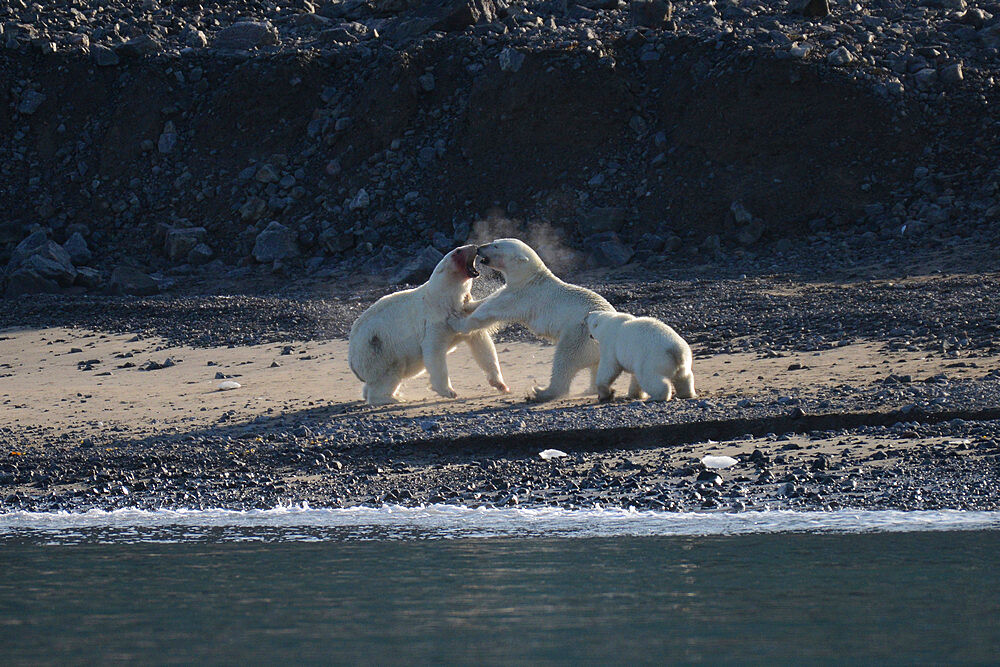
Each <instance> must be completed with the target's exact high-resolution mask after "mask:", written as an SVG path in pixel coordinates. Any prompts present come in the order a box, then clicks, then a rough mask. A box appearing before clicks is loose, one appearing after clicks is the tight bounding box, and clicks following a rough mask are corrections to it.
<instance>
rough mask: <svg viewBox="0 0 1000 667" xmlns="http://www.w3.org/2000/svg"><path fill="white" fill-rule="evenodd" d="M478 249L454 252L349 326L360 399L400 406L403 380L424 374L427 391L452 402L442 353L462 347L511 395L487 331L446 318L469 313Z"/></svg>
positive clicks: (351, 361)
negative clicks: (463, 328) (464, 329)
mask: <svg viewBox="0 0 1000 667" xmlns="http://www.w3.org/2000/svg"><path fill="white" fill-rule="evenodd" d="M475 259H476V246H474V245H467V246H462V247H461V248H455V249H454V250H452V251H451V252H449V253H448V254H447V255H445V256H444V257H443V258H442V259H441V261H440V262H438V264H437V266H436V267H434V272H433V273H432V274H431V277H430V279H429V280H428V281H427V282H426V283H424V284H423V285H421V286H420V287H416V288H414V289H408V290H403V291H401V292H396V293H395V294H389V295H386V296H384V297H382V298H381V299H379V300H378V301H376V302H375V303H373V304H372V305H371V306H370V307H369V308H368V310H366V311H365V312H363V313H361V316H360V317H358V319H357V320H355V322H354V324H353V325H352V326H351V334H350V338H349V342H348V351H347V359H348V363H349V364H350V366H351V370H352V371H353V372H354V374H355V375H356V376H357V378H358V379H359V380H361V381H362V382H363V383H364V388H363V389H362V391H361V395H362V397H363V398H364V400H365V401H367V402H368V403H369V404H370V405H385V404H388V403H398V402H399V395H398V394H399V386H400V384H401V383H402V382H403V380H405V379H407V378H411V377H415V376H417V375H420V374H421V373H423V372H424V370H426V371H427V373H428V375H429V376H430V381H431V388H432V389H433V390H434V391H435V392H437V393H438V394H440V395H441V396H444V397H445V398H455V396H456V394H455V390H454V389H452V386H451V379H450V378H449V376H448V365H447V362H446V359H445V357H446V355H447V354H448V353H449V352H451V351H452V350H454V349H455V347H456V346H457V345H458V344H459V343H462V342H464V343H466V344H467V345H468V346H469V349H470V350H471V351H472V357H473V359H475V361H476V364H478V366H479V367H480V368H482V369H483V372H485V373H486V378H487V380H488V381H489V383H490V384H491V385H493V386H494V387H495V388H496V389H498V390H500V391H501V392H504V393H506V392H509V391H510V390H509V389H508V388H507V385H506V384H504V381H503V376H502V375H501V374H500V364H499V362H498V361H497V351H496V348H495V347H494V346H493V339H492V338H491V337H490V333H489V331H488V330H486V329H483V328H479V329H477V330H474V331H470V332H468V333H459V332H457V331H455V330H454V329H452V328H451V327H450V326H448V316H449V315H454V314H461V313H465V312H468V310H467V309H468V308H469V304H470V302H471V300H472V295H471V294H470V293H469V288H470V287H471V286H472V279H473V278H475V277H476V276H478V275H479V272H478V271H477V270H476V268H475V266H474V264H475Z"/></svg>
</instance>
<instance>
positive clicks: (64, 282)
mask: <svg viewBox="0 0 1000 667" xmlns="http://www.w3.org/2000/svg"><path fill="white" fill-rule="evenodd" d="M21 268H22V269H27V270H29V271H33V272H35V273H36V274H38V275H39V276H41V277H42V278H45V279H47V280H52V281H54V282H56V283H57V284H59V285H60V286H62V287H69V286H70V285H72V284H73V281H74V280H76V268H75V267H74V266H73V262H71V261H70V259H69V255H67V254H66V251H65V250H63V249H62V246H60V245H58V244H57V243H53V242H52V241H49V245H47V246H46V247H45V249H44V250H43V251H42V252H39V253H37V254H35V255H32V256H31V257H29V258H28V259H26V260H25V261H24V263H23V264H22V265H21Z"/></svg>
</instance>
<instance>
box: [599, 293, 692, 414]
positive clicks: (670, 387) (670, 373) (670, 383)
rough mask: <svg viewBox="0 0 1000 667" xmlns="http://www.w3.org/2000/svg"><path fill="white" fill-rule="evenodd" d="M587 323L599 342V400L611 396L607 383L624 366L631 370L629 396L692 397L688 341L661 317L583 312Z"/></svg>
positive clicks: (620, 372) (612, 379) (611, 382)
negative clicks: (675, 393) (586, 314)
mask: <svg viewBox="0 0 1000 667" xmlns="http://www.w3.org/2000/svg"><path fill="white" fill-rule="evenodd" d="M587 328H588V329H589V330H590V334H591V335H592V336H593V337H594V338H595V339H596V340H597V342H598V344H599V345H600V346H601V363H600V365H599V366H598V368H597V400H599V401H609V400H611V398H612V396H614V392H613V391H612V390H611V385H612V384H613V383H614V381H615V380H617V379H618V376H619V375H621V374H622V371H625V372H628V373H631V374H632V384H631V385H630V386H629V390H628V395H629V398H642V394H643V392H645V393H647V394H649V396H650V398H652V399H653V400H656V401H669V400H670V399H671V397H672V396H673V393H674V390H675V389H676V390H677V396H678V397H679V398H694V397H695V396H696V394H695V393H694V375H693V374H692V373H691V364H692V357H691V346H690V345H688V344H687V342H686V341H685V340H684V339H683V338H681V337H680V335H678V333H677V332H676V331H674V330H673V329H671V328H670V327H669V326H667V325H666V324H664V323H663V322H661V321H659V320H657V319H655V318H652V317H634V316H632V315H629V314H628V313H606V312H597V313H591V314H590V315H588V316H587Z"/></svg>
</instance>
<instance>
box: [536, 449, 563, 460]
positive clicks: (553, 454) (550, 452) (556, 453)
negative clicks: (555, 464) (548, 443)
mask: <svg viewBox="0 0 1000 667" xmlns="http://www.w3.org/2000/svg"><path fill="white" fill-rule="evenodd" d="M538 455H539V456H541V457H542V459H543V460H545V461H551V460H552V459H561V458H562V457H564V456H569V454H567V453H566V452H564V451H562V450H559V449H543V450H542V451H540V452H538Z"/></svg>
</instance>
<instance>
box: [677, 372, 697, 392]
mask: <svg viewBox="0 0 1000 667" xmlns="http://www.w3.org/2000/svg"><path fill="white" fill-rule="evenodd" d="M673 382H674V387H675V388H676V389H677V398H697V397H698V394H697V393H695V391H694V373H692V372H691V370H690V369H687V368H682V369H679V370H678V371H677V373H675V374H674V378H673Z"/></svg>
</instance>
